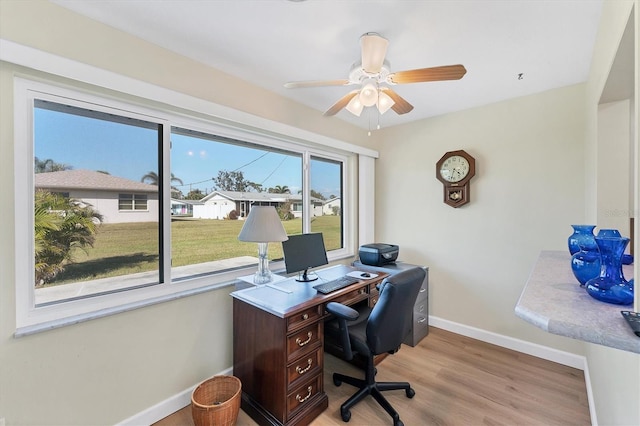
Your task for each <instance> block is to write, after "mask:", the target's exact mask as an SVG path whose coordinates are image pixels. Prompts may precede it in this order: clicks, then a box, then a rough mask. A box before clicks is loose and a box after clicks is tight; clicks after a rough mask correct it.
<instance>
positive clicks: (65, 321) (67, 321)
mask: <svg viewBox="0 0 640 426" xmlns="http://www.w3.org/2000/svg"><path fill="white" fill-rule="evenodd" d="M235 282H236V280H235V279H234V280H231V281H226V282H223V283H215V284H210V285H205V286H201V287H197V288H191V289H187V290H183V291H178V292H175V293H172V294H167V295H163V296H158V297H153V298H149V299H146V300H141V301H137V302H132V303H127V304H123V305H119V306H115V307H111V308H105V309H100V310H97V311H93V312H88V313H83V314H78V315H72V316H69V317H65V318H60V319H56V320H51V321H43V322H41V323H38V324H34V325H29V326H25V327H18V328H17V329H16V331H15V332H14V334H13V337H16V338H17V337H23V336H28V335H31V334H36V333H41V332H43V331H48V330H53V329H56V328H61V327H66V326H68V325H73V324H79V323H81V322H85V321H90V320H94V319H98V318H103V317H107V316H110V315H115V314H119V313H122V312H128V311H132V310H134V309H139V308H144V307H146V306H151V305H156V304H158V303H163V302H168V301H171V300H176V299H181V298H183V297H189V296H195V295H197V294H201V293H206V292H209V291H213V290H219V289H222V288H225V287H231V286H233V285H235Z"/></svg>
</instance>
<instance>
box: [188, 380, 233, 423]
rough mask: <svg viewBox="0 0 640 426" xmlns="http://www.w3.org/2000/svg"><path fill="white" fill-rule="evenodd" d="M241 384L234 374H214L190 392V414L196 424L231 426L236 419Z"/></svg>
mask: <svg viewBox="0 0 640 426" xmlns="http://www.w3.org/2000/svg"><path fill="white" fill-rule="evenodd" d="M241 390H242V384H241V383H240V379H238V378H237V377H234V376H214V377H212V378H210V379H208V380H205V381H204V382H202V383H200V384H199V385H198V386H197V387H196V388H195V389H194V390H193V393H192V394H191V414H192V416H193V422H194V423H195V425H196V426H212V425H215V426H232V425H235V424H236V421H237V420H238V411H240V398H241Z"/></svg>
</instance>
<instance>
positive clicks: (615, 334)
mask: <svg viewBox="0 0 640 426" xmlns="http://www.w3.org/2000/svg"><path fill="white" fill-rule="evenodd" d="M623 271H624V276H625V278H626V279H627V280H629V279H631V278H633V266H632V265H624V266H623ZM636 291H637V286H636ZM623 310H625V311H633V305H614V304H610V303H605V302H601V301H599V300H596V299H594V298H593V297H591V296H589V294H588V293H587V291H586V290H585V289H584V287H580V283H579V282H578V280H576V278H575V277H574V276H573V272H571V256H570V254H569V252H568V251H567V252H564V251H543V252H541V253H540V256H539V257H538V261H537V262H536V265H535V266H534V268H533V270H532V272H531V276H530V277H529V280H528V281H527V283H526V285H525V287H524V289H523V290H522V294H521V295H520V300H518V303H517V304H516V309H515V312H516V315H517V316H518V317H520V318H522V319H523V320H525V321H528V322H530V323H532V324H534V325H535V326H537V327H540V328H541V329H543V330H545V331H548V332H549V333H553V334H559V335H561V336H567V337H571V338H573V339H578V340H583V341H586V342H591V343H597V344H600V345H604V346H610V347H612V348H616V349H621V350H624V351H629V352H635V353H640V337H638V336H636V335H635V334H634V333H633V331H632V330H631V327H629V325H628V324H627V322H626V321H625V319H624V318H623V317H622V315H621V314H620V311H623Z"/></svg>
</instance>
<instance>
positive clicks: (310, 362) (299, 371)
mask: <svg viewBox="0 0 640 426" xmlns="http://www.w3.org/2000/svg"><path fill="white" fill-rule="evenodd" d="M312 364H313V360H312V359H311V358H309V359H308V360H307V366H306V367H305V368H301V367H300V366H299V365H298V366H297V367H296V371H297V372H298V374H300V375H302V374H304V373H306V372H307V371H309V369H310V368H311V365H312Z"/></svg>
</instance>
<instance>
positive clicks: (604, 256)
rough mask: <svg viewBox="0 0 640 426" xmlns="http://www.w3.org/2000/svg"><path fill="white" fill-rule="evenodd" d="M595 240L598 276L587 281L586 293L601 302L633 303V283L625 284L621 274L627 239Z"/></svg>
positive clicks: (605, 238) (599, 238) (602, 238)
mask: <svg viewBox="0 0 640 426" xmlns="http://www.w3.org/2000/svg"><path fill="white" fill-rule="evenodd" d="M595 240H596V244H597V245H598V249H599V250H600V261H601V265H600V275H599V276H598V277H596V278H592V279H590V280H589V281H587V283H586V289H587V293H589V295H590V296H591V297H593V298H595V299H597V300H600V301H602V302H607V303H614V304H616V305H629V304H631V303H633V283H631V284H630V283H629V282H627V280H625V279H624V275H623V273H622V254H623V253H624V249H625V247H627V244H629V238H625V237H595Z"/></svg>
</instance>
